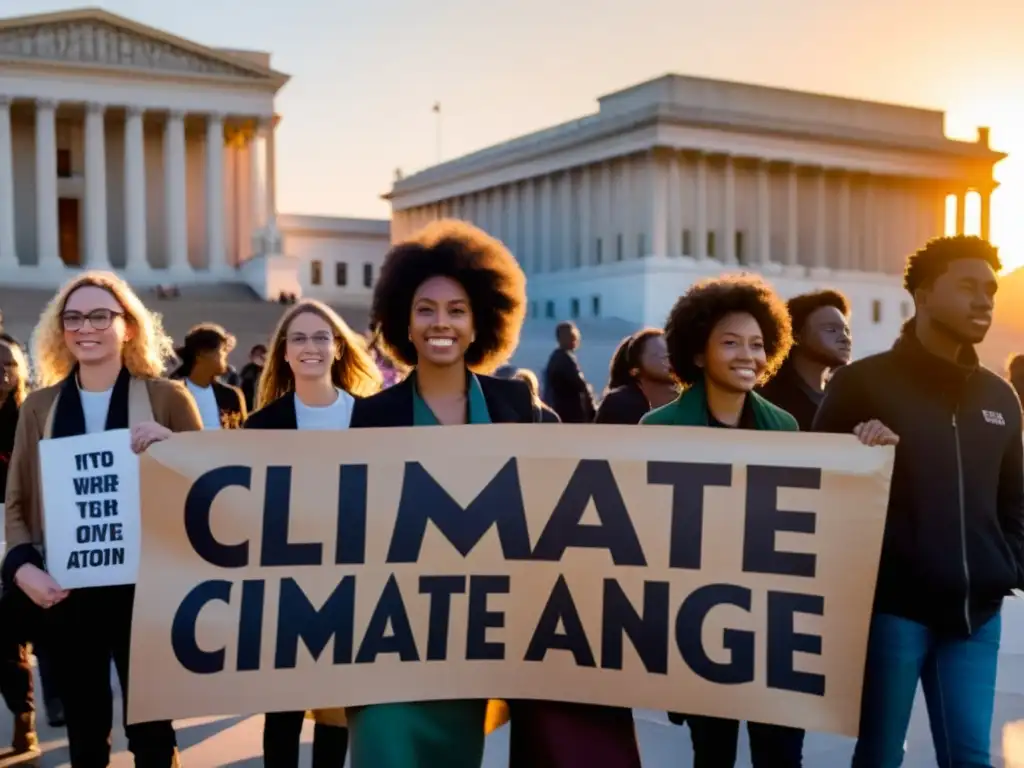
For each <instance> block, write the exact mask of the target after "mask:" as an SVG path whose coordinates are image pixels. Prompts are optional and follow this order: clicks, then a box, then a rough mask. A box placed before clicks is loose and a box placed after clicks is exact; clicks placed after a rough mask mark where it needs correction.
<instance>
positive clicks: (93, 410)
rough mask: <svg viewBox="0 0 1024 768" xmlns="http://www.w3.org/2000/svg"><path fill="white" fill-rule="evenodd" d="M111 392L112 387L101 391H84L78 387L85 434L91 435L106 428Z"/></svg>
mask: <svg viewBox="0 0 1024 768" xmlns="http://www.w3.org/2000/svg"><path fill="white" fill-rule="evenodd" d="M113 393H114V388H113V387H111V388H110V389H105V390H103V391H102V392H86V391H85V390H84V389H82V388H81V387H79V389H78V395H79V398H80V399H81V401H82V412H83V413H84V414H85V434H87V435H92V434H95V433H96V432H103V431H104V430H105V429H106V428H107V411H109V410H110V396H111V395H112V394H113Z"/></svg>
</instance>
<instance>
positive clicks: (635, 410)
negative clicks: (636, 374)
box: [594, 384, 651, 424]
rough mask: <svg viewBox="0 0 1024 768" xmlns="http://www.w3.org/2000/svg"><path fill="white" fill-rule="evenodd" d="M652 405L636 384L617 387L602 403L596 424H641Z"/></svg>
mask: <svg viewBox="0 0 1024 768" xmlns="http://www.w3.org/2000/svg"><path fill="white" fill-rule="evenodd" d="M649 410H651V404H650V403H649V402H647V396H646V395H645V394H644V393H643V390H642V389H640V387H638V386H637V385H636V384H625V385H623V386H621V387H616V388H615V389H613V390H612V391H611V392H609V393H608V394H607V395H605V396H604V400H602V401H601V406H600V407H599V408H598V409H597V415H596V416H595V417H594V423H595V424H639V423H640V419H642V418H643V417H644V416H645V415H647V412H648V411H649Z"/></svg>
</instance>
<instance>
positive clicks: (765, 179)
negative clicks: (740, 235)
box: [757, 160, 772, 266]
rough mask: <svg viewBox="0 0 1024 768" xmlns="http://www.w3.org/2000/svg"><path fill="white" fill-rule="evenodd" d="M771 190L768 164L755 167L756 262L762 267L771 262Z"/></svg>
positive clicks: (764, 163)
mask: <svg viewBox="0 0 1024 768" xmlns="http://www.w3.org/2000/svg"><path fill="white" fill-rule="evenodd" d="M771 207H772V190H771V175H770V173H769V167H768V163H767V162H765V161H764V160H762V161H761V162H760V163H758V166H757V260H758V262H759V263H760V264H761V265H762V266H764V265H767V264H771V261H772V208H771Z"/></svg>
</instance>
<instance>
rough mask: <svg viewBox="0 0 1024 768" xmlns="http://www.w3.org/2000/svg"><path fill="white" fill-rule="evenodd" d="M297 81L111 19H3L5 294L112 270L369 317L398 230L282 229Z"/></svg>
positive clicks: (0, 154)
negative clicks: (287, 124)
mask: <svg viewBox="0 0 1024 768" xmlns="http://www.w3.org/2000/svg"><path fill="white" fill-rule="evenodd" d="M287 81H288V76H287V75H285V74H282V73H281V72H278V71H276V70H275V69H273V68H272V67H271V62H270V55H269V54H267V53H263V52H257V51H245V50H235V49H232V50H227V49H222V48H210V47H207V46H204V45H200V44H198V43H194V42H191V41H189V40H185V39H182V38H179V37H176V36H174V35H171V34H168V33H166V32H163V31H161V30H158V29H153V28H151V27H147V26H144V25H141V24H138V23H136V22H134V21H132V20H131V19H126V18H122V17H120V16H116V15H114V14H112V13H108V12H106V11H103V10H98V9H93V8H89V9H82V10H71V11H65V12H61V13H52V14H43V15H36V16H25V17H18V18H10V19H5V20H0V284H7V285H11V284H14V285H18V284H22V285H31V286H37V287H46V288H48V287H54V286H56V285H59V284H60V283H62V282H63V281H64V280H66V279H67V277H68V276H69V275H71V274H74V272H75V271H76V270H78V269H81V268H104V269H109V268H113V269H116V270H118V271H119V272H123V274H125V275H126V276H127V277H128V278H129V279H130V280H131V281H132V282H133V283H135V284H138V285H143V286H145V285H156V284H176V285H184V284H190V283H197V282H214V283H217V282H229V283H230V282H245V283H249V284H250V285H251V286H252V287H253V288H254V289H255V290H256V291H257V292H258V293H260V294H262V295H265V296H267V297H273V296H274V295H275V293H276V292H279V291H280V290H288V291H290V292H295V293H299V294H302V293H308V294H312V295H317V296H319V297H321V298H326V299H333V300H338V299H340V300H343V301H344V300H345V299H346V298H352V299H354V300H356V301H357V302H367V301H368V300H369V294H370V290H369V286H368V285H365V283H366V282H367V281H366V280H365V279H364V278H365V276H366V275H367V274H370V275H371V277H372V275H375V273H376V268H377V266H379V262H380V260H381V259H382V257H383V254H384V253H385V252H386V250H387V246H388V242H389V237H388V223H387V222H386V221H374V220H360V219H322V218H318V217H309V216H294V215H293V216H280V217H279V216H278V212H277V204H276V200H275V186H276V183H275V182H276V180H275V167H276V165H275V129H276V127H277V125H278V121H279V120H280V116H279V115H278V114H277V113H276V112H275V109H274V101H275V96H276V95H277V93H278V91H279V90H280V89H281V88H282V87H283V86H284V85H285V83H287ZM314 262H316V263H320V270H319V271H320V273H321V278H322V279H320V280H319V281H317V280H315V279H314V278H316V277H317V275H316V274H314V272H315V270H314V269H313V268H312V265H313V263H314ZM350 262H351V263H350ZM367 263H369V264H370V267H369V271H367V270H368V268H367V266H366V265H367ZM339 265H342V266H339ZM349 269H351V271H352V273H353V277H352V279H351V280H348V279H346V280H344V281H341V277H342V276H343V275H345V276H347V271H348V270H349ZM324 273H329V278H330V280H329V281H328V280H327V279H326V277H328V275H326V274H324ZM369 282H371V284H372V279H371V280H370V281H369Z"/></svg>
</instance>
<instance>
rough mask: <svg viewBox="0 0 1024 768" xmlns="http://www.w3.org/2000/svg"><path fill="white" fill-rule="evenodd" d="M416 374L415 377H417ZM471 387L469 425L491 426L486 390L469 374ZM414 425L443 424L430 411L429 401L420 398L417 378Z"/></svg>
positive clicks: (413, 413)
mask: <svg viewBox="0 0 1024 768" xmlns="http://www.w3.org/2000/svg"><path fill="white" fill-rule="evenodd" d="M415 375H416V374H415V373H414V374H413V376H414V377H415ZM468 379H469V386H468V395H469V397H468V402H467V404H466V405H467V410H468V411H469V413H468V414H467V416H466V423H467V424H490V423H491V414H490V412H489V411H488V410H487V400H486V398H484V390H483V388H482V387H481V386H480V380H479V379H477V377H476V376H474V375H473V374H472V373H470V374H468ZM412 425H413V426H414V427H437V426H440V425H441V422H439V421H438V420H437V416H435V415H434V412H433V411H432V410H430V406H429V405H427V401H426V400H424V399H423V398H422V397H420V390H419V386H418V385H417V384H416V380H415V378H414V379H413V387H412Z"/></svg>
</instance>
